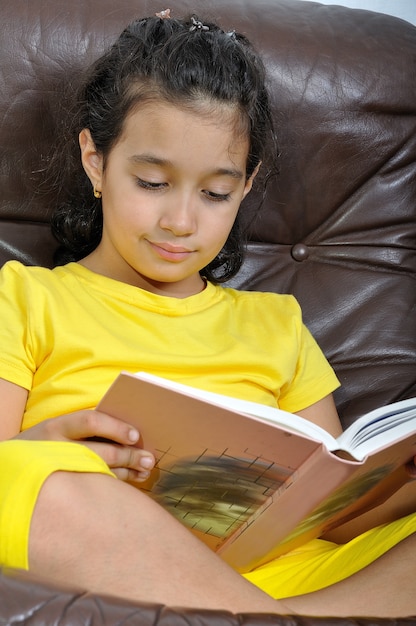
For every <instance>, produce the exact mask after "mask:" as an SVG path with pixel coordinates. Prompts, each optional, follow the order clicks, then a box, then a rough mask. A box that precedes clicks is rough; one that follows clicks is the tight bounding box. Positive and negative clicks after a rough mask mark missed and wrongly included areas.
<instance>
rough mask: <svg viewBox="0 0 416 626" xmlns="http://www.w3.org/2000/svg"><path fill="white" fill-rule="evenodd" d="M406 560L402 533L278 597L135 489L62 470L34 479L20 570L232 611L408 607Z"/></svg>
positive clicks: (411, 587)
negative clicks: (361, 564) (378, 550)
mask: <svg viewBox="0 0 416 626" xmlns="http://www.w3.org/2000/svg"><path fill="white" fill-rule="evenodd" d="M415 560H416V535H412V536H411V537H409V538H408V539H407V540H404V541H402V542H401V543H399V544H398V545H397V546H396V547H395V548H393V549H392V550H390V552H388V553H386V554H385V555H384V556H383V557H381V558H380V559H378V560H377V561H375V562H374V563H373V564H372V565H369V566H368V567H367V568H365V569H364V570H362V571H361V572H359V573H357V574H354V575H353V576H351V577H350V578H348V579H346V580H344V581H342V582H340V583H337V584H335V585H332V586H331V587H328V588H327V589H324V590H321V591H317V592H314V593H311V594H308V595H305V596H298V597H295V598H290V599H289V600H287V601H283V602H280V601H277V600H273V599H272V598H271V597H270V596H268V595H266V594H264V593H263V592H262V591H260V590H259V589H257V588H256V587H254V586H253V585H251V584H250V583H248V582H247V581H245V580H244V579H243V578H242V577H241V576H240V575H239V574H236V573H235V572H234V571H233V570H232V569H230V568H229V567H228V566H227V565H226V564H225V563H223V562H222V561H221V560H220V559H219V558H218V557H217V556H216V555H214V554H213V553H212V552H211V551H210V550H208V549H207V548H206V547H205V546H204V545H203V544H202V543H201V542H199V541H198V540H197V539H195V538H194V537H193V536H192V535H191V533H189V532H188V531H187V530H186V529H185V528H183V527H182V526H181V525H180V524H179V523H178V522H177V521H176V520H174V519H173V518H172V517H171V516H170V515H169V514H168V513H166V512H165V511H163V510H162V509H161V508H160V507H159V506H158V505H157V504H155V503H154V502H153V501H152V500H150V499H149V498H147V496H145V495H143V494H142V493H141V492H140V491H138V490H137V489H135V488H133V487H130V486H129V485H127V484H125V483H122V482H121V481H117V480H115V479H113V478H111V477H109V476H104V475H99V474H75V473H66V472H58V473H55V474H53V475H51V476H50V477H49V478H48V479H47V481H46V483H45V484H44V486H43V488H42V490H41V492H40V496H39V498H38V501H37V504H36V507H35V510H34V514H33V519H32V525H31V533H30V542H29V563H30V569H31V570H32V571H34V572H38V573H39V574H42V575H43V576H45V577H49V578H51V579H52V580H54V581H56V582H62V583H68V581H70V580H73V581H74V582H75V583H76V584H77V585H81V586H83V587H85V588H86V589H89V590H91V591H92V592H96V593H107V594H112V595H116V596H120V597H123V598H128V599H131V600H136V601H147V602H157V603H163V604H168V605H171V606H186V607H194V608H210V609H227V610H230V611H233V612H274V613H282V614H284V613H289V612H291V613H294V612H295V613H301V614H313V615H320V616H324V615H327V616H348V615H360V614H361V615H373V616H378V617H402V616H408V615H415V614H416V593H415V590H416V583H415V582H414V576H413V573H414V562H415ZM288 607H290V608H288Z"/></svg>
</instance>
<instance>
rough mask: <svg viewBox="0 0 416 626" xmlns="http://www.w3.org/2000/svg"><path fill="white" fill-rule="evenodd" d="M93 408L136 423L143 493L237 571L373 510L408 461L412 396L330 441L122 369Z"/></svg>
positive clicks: (307, 426)
mask: <svg viewBox="0 0 416 626" xmlns="http://www.w3.org/2000/svg"><path fill="white" fill-rule="evenodd" d="M97 408H98V409H99V410H101V411H103V412H105V413H108V414H109V415H113V416H115V417H118V418H120V419H123V420H124V421H126V422H129V423H130V424H133V425H135V426H136V427H137V428H138V429H139V431H140V433H141V438H140V442H139V445H140V446H141V447H143V448H144V449H146V450H149V451H151V452H153V453H154V455H155V457H156V459H157V465H156V467H155V469H154V470H153V471H152V474H151V477H150V478H149V479H148V480H147V481H146V482H145V483H142V484H141V485H140V487H141V488H142V489H143V490H145V491H146V492H148V494H149V495H150V496H151V497H152V498H154V499H155V500H157V501H158V502H159V503H160V504H161V505H162V506H164V507H165V508H166V509H167V510H169V511H170V512H171V513H172V514H173V515H174V516H175V517H177V518H178V519H179V520H180V521H181V522H182V523H183V524H185V525H186V526H188V527H189V528H190V529H191V530H192V531H193V532H194V533H195V534H196V535H197V536H198V537H199V538H200V539H202V540H203V541H204V542H205V543H206V544H207V545H208V546H209V547H210V548H211V549H212V550H214V551H216V552H218V553H219V554H220V555H221V557H222V558H223V559H224V560H225V561H227V562H228V563H229V564H230V565H232V566H233V567H234V568H236V569H238V570H239V571H241V572H244V571H249V570H250V569H252V568H253V567H256V566H258V565H260V564H262V563H265V562H267V561H269V560H270V559H271V558H275V557H276V556H279V555H280V554H282V553H284V552H287V551H288V550H291V549H293V548H294V547H296V546H297V545H299V544H301V543H304V542H306V541H308V540H310V539H312V538H314V537H318V536H320V535H321V534H323V533H324V532H325V531H327V530H329V529H331V528H334V527H336V526H338V525H340V524H342V523H344V522H345V521H347V520H349V519H351V518H353V517H355V516H357V515H359V514H360V513H361V512H363V511H364V510H367V509H368V508H370V506H374V505H375V504H378V503H379V502H380V499H378V498H379V494H380V496H381V497H382V494H383V490H384V485H385V484H387V483H388V481H389V480H391V477H392V476H394V474H395V472H400V471H403V470H402V468H403V466H404V464H405V463H406V462H408V461H409V460H411V459H412V457H413V456H414V455H416V398H413V399H411V400H404V401H402V402H397V403H395V404H392V405H390V406H388V407H385V408H382V409H377V410H375V411H372V412H371V413H368V414H367V415H365V416H363V417H361V418H360V419H358V420H357V421H356V422H355V423H353V424H352V425H351V426H350V427H349V428H348V429H347V430H346V431H345V432H344V433H343V434H342V435H341V436H340V437H338V439H335V438H333V437H332V436H331V435H330V434H328V433H327V432H326V431H325V430H323V429H322V428H320V427H318V426H316V425H314V424H312V423H311V422H309V421H307V420H305V419H303V418H301V417H299V416H296V415H292V414H291V413H287V412H285V411H282V410H280V409H277V408H276V409H275V408H272V407H268V406H264V405H260V404H257V403H254V402H247V401H244V400H239V399H234V398H230V397H228V396H223V395H219V394H215V393H211V392H206V391H201V390H199V389H195V388H193V387H189V386H186V385H182V384H179V383H175V382H172V381H169V380H166V379H163V378H159V377H157V376H153V375H150V374H145V373H139V374H128V373H124V372H123V373H121V374H120V375H119V377H118V378H117V379H116V380H115V382H114V383H113V385H112V386H111V387H110V389H109V390H108V392H107V393H106V394H105V396H104V398H103V399H102V400H101V402H100V404H99V405H98V407H97ZM377 499H378V501H377V502H376V500H377ZM370 502H371V504H369V503H370Z"/></svg>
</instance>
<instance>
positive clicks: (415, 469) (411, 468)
mask: <svg viewBox="0 0 416 626" xmlns="http://www.w3.org/2000/svg"><path fill="white" fill-rule="evenodd" d="M406 471H407V474H408V476H409V480H416V456H414V457H413V459H412V460H411V461H409V463H406Z"/></svg>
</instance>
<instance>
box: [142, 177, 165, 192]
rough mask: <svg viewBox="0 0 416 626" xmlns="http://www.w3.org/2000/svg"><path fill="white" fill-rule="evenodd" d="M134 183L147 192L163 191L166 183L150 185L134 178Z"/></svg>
mask: <svg viewBox="0 0 416 626" xmlns="http://www.w3.org/2000/svg"><path fill="white" fill-rule="evenodd" d="M136 183H137V185H138V186H139V187H141V188H142V189H147V190H148V191H158V190H159V189H164V188H165V187H166V183H152V182H150V181H148V180H143V179H142V178H138V177H136Z"/></svg>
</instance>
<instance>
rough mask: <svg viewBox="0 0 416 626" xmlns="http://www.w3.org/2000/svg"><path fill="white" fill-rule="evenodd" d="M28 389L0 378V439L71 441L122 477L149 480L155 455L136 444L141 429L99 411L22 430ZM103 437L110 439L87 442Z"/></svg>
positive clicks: (76, 414) (51, 420)
mask: <svg viewBox="0 0 416 626" xmlns="http://www.w3.org/2000/svg"><path fill="white" fill-rule="evenodd" d="M27 396H28V392H27V390H26V389H23V387H19V386H18V385H15V384H13V383H11V382H9V381H7V380H4V379H1V378H0V414H1V419H0V441H4V440H6V439H12V438H15V439H25V440H33V441H36V440H38V441H39V440H55V441H72V442H78V443H82V444H83V445H86V446H88V447H89V448H90V449H91V450H93V451H94V452H95V453H96V454H99V455H100V456H101V458H102V459H103V460H104V461H105V462H106V463H107V465H108V466H109V467H110V468H111V469H112V471H113V472H114V473H115V474H116V475H117V476H118V478H121V479H122V480H133V481H142V480H146V478H147V477H148V475H149V470H150V469H151V468H152V467H153V465H154V457H153V456H152V455H151V454H150V453H149V452H146V451H145V450H142V449H141V448H139V447H137V446H136V445H135V444H136V443H137V441H138V440H139V433H138V431H137V430H136V429H135V428H133V427H131V426H130V425H129V424H126V423H125V422H122V421H121V420H118V419H116V418H114V417H111V416H109V415H106V414H105V413H100V412H98V411H77V412H76V413H71V414H68V415H61V416H59V417H55V418H53V419H47V420H45V421H43V422H40V423H39V424H37V425H36V426H33V427H32V428H28V429H27V430H25V431H23V432H21V425H22V420H23V414H24V410H25V406H26V401H27ZM90 437H100V438H103V439H106V440H108V442H97V441H87V440H88V439H89V438H90ZM113 442H114V443H113Z"/></svg>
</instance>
